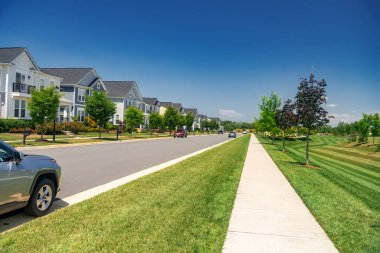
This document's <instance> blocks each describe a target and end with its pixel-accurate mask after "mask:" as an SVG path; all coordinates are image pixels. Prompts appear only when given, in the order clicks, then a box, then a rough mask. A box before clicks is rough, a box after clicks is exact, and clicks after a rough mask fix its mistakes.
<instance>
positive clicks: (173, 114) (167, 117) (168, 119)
mask: <svg viewBox="0 0 380 253" xmlns="http://www.w3.org/2000/svg"><path fill="white" fill-rule="evenodd" d="M179 123H180V122H179V113H178V111H177V110H176V109H174V108H173V107H169V108H167V109H166V111H165V114H164V125H165V127H167V128H168V129H169V132H170V135H172V131H173V130H174V129H175V128H176V126H178V124H179Z"/></svg>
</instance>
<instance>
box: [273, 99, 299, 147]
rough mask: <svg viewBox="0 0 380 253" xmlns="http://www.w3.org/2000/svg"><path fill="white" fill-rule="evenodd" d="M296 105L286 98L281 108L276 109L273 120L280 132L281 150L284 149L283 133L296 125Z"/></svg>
mask: <svg viewBox="0 0 380 253" xmlns="http://www.w3.org/2000/svg"><path fill="white" fill-rule="evenodd" d="M295 108H296V105H295V104H293V103H292V101H291V100H290V99H288V100H286V101H285V103H284V105H283V107H282V108H281V109H277V111H276V116H275V121H276V125H277V127H278V128H279V129H280V130H281V132H282V151H285V133H286V132H287V131H288V130H289V129H290V128H291V127H293V126H296V125H297V115H296V114H295Z"/></svg>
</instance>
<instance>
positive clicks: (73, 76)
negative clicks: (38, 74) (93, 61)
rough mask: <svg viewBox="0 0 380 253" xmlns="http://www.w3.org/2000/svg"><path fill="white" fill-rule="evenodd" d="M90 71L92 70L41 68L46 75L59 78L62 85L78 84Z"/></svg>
mask: <svg viewBox="0 0 380 253" xmlns="http://www.w3.org/2000/svg"><path fill="white" fill-rule="evenodd" d="M92 70H93V68H41V71H42V72H44V73H46V74H49V75H53V76H58V77H61V78H62V79H63V80H62V82H61V84H63V85H65V84H79V82H80V80H82V79H83V78H84V77H85V76H86V75H87V74H88V73H89V72H90V71H92Z"/></svg>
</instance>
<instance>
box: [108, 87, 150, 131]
mask: <svg viewBox="0 0 380 253" xmlns="http://www.w3.org/2000/svg"><path fill="white" fill-rule="evenodd" d="M104 85H105V87H106V89H107V91H108V97H109V98H110V99H111V100H112V102H114V103H115V104H116V113H115V115H114V117H113V119H112V123H113V124H119V123H120V122H123V121H124V112H125V110H126V109H127V108H128V107H130V106H134V107H136V108H138V109H140V110H141V111H143V110H145V109H144V101H143V98H142V96H141V92H140V90H139V87H138V85H137V83H136V82H135V81H104ZM143 113H144V124H146V122H147V118H148V116H147V115H148V114H147V113H145V112H143ZM141 127H142V126H140V128H141Z"/></svg>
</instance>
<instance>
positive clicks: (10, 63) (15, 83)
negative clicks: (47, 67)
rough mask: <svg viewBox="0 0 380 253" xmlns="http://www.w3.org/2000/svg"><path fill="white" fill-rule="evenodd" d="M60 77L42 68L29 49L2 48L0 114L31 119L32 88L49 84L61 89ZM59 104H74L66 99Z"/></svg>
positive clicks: (39, 87)
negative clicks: (29, 104) (28, 107)
mask: <svg viewBox="0 0 380 253" xmlns="http://www.w3.org/2000/svg"><path fill="white" fill-rule="evenodd" d="M61 80H62V79H61V78H60V77H59V76H58V75H55V74H52V73H46V72H45V71H44V70H43V69H41V68H40V67H39V66H38V65H37V63H36V62H35V61H34V59H33V57H32V55H31V54H30V53H29V51H28V49H27V48H24V47H10V48H0V117H1V118H10V119H30V115H29V111H28V109H27V106H28V102H29V99H30V98H31V92H32V90H34V89H43V88H45V87H49V86H55V87H56V88H57V89H59V88H60V84H61ZM60 104H61V106H63V105H68V106H69V107H70V106H71V105H72V103H71V101H66V100H65V99H61V101H60Z"/></svg>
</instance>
